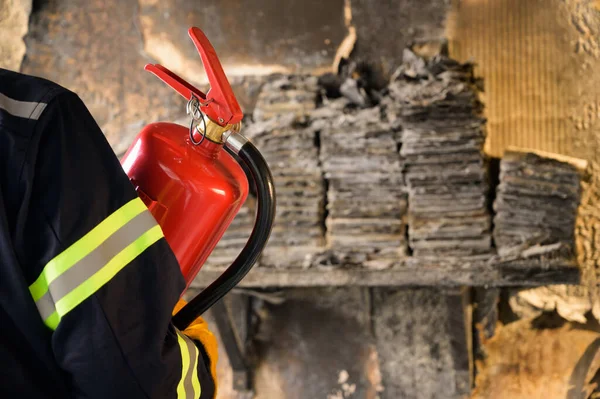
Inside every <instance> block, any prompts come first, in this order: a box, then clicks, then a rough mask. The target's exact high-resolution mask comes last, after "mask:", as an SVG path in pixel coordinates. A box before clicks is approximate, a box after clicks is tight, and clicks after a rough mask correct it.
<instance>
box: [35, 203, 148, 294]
mask: <svg viewBox="0 0 600 399" xmlns="http://www.w3.org/2000/svg"><path fill="white" fill-rule="evenodd" d="M146 209H147V208H146V205H144V203H143V202H142V200H141V199H140V198H136V199H133V200H131V201H130V202H128V203H127V204H125V205H124V206H122V207H121V208H119V209H118V210H117V211H115V212H114V213H112V214H111V215H110V216H109V217H107V218H106V219H104V220H103V221H102V222H101V223H100V224H98V226H96V227H95V228H94V229H93V230H91V231H90V232H89V233H87V234H86V235H85V236H83V237H82V238H80V239H79V240H78V241H76V242H75V243H74V244H73V245H71V246H70V247H69V248H67V249H66V250H65V251H63V252H61V253H60V254H59V255H58V256H56V257H55V258H54V259H52V260H51V261H50V262H48V264H46V266H45V267H44V270H43V271H42V273H41V274H40V276H39V277H38V278H37V280H36V281H35V282H34V283H33V284H31V285H30V286H29V291H30V292H31V295H32V296H33V300H34V301H37V300H38V299H39V298H41V297H42V296H44V294H45V293H46V292H47V291H48V285H49V284H50V283H51V282H52V281H54V280H55V279H56V278H57V277H59V276H60V275H61V274H62V273H64V272H65V271H67V270H68V269H69V268H70V267H71V266H73V265H74V264H75V263H77V262H79V261H80V260H81V259H83V258H84V257H85V256H86V255H87V254H89V253H90V252H91V251H93V250H94V249H95V248H96V247H97V246H99V245H100V244H102V242H104V241H105V240H106V239H107V238H108V237H110V235H112V234H113V233H114V232H115V231H117V230H118V229H119V228H121V227H122V226H123V225H125V224H126V223H127V222H129V221H130V220H131V219H133V218H134V217H135V216H137V215H138V214H140V213H141V212H143V211H144V210H146Z"/></svg>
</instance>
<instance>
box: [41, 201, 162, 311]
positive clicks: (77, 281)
mask: <svg viewBox="0 0 600 399" xmlns="http://www.w3.org/2000/svg"><path fill="white" fill-rule="evenodd" d="M154 226H156V220H155V219H154V217H153V216H152V214H151V213H150V212H149V211H143V212H142V213H140V214H139V215H137V216H136V217H134V218H133V219H131V220H130V221H129V222H128V223H127V224H125V225H124V226H122V227H121V228H120V229H119V230H117V231H116V232H115V233H114V234H112V235H111V236H110V237H108V238H107V239H106V241H104V242H103V243H102V244H100V245H99V246H98V247H97V248H95V249H94V250H93V251H92V252H90V253H89V254H88V255H86V256H85V257H84V258H82V259H81V260H80V261H79V262H77V263H75V264H74V265H73V266H72V267H71V268H69V269H68V270H67V271H66V272H64V273H63V274H61V275H60V276H59V277H58V278H57V279H55V280H54V281H52V282H51V283H50V284H49V286H48V292H46V293H45V294H44V296H42V297H41V298H40V299H38V300H37V301H36V302H35V304H36V306H37V308H38V311H39V312H40V315H41V316H42V320H46V319H47V318H48V317H49V316H50V315H51V314H52V313H54V311H55V310H56V305H55V304H56V303H57V302H58V301H60V300H61V299H62V298H63V297H65V296H66V295H67V294H69V293H70V292H71V291H73V290H74V289H75V288H77V287H78V286H79V285H81V284H82V283H83V282H84V281H86V280H87V279H88V278H90V277H91V276H93V275H94V274H96V273H97V272H98V271H99V270H100V269H102V268H103V267H104V265H106V264H107V263H108V262H109V261H110V260H111V259H112V258H113V257H114V256H116V255H117V254H119V253H120V252H121V251H123V250H124V249H125V248H126V247H127V246H129V245H130V244H131V243H133V242H134V241H135V240H137V239H138V238H139V237H140V236H141V235H142V234H144V233H145V232H146V231H148V230H149V229H151V228H152V227H154Z"/></svg>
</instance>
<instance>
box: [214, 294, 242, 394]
mask: <svg viewBox="0 0 600 399" xmlns="http://www.w3.org/2000/svg"><path fill="white" fill-rule="evenodd" d="M236 297H237V295H236ZM232 299H233V300H232ZM244 304H246V305H247V304H248V298H247V297H245V296H240V298H231V296H228V297H225V298H223V299H222V300H220V301H219V302H217V303H216V304H214V305H213V306H212V308H211V309H210V312H211V315H212V317H213V319H214V321H215V324H216V326H217V329H218V331H219V335H220V336H221V341H222V342H223V348H224V349H225V352H226V353H227V358H228V359H229V364H230V365H231V368H232V371H233V389H234V390H236V391H241V392H244V391H248V390H250V389H251V386H250V384H251V381H250V379H251V375H250V367H249V365H248V362H247V360H246V356H245V350H244V337H243V335H245V331H241V330H242V329H243V327H245V326H243V325H240V320H236V319H240V317H241V318H242V319H245V317H247V307H246V306H243V305H244ZM240 305H242V306H240ZM243 321H244V320H242V322H243ZM240 327H241V328H240Z"/></svg>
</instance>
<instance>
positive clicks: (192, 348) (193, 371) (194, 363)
mask: <svg viewBox="0 0 600 399" xmlns="http://www.w3.org/2000/svg"><path fill="white" fill-rule="evenodd" d="M181 335H182V336H183V340H184V341H185V344H186V345H187V348H188V353H189V354H190V367H189V368H188V372H187V375H186V376H185V381H184V383H183V387H184V388H185V393H186V397H188V398H194V399H196V398H199V397H200V392H195V390H194V385H193V384H192V378H194V376H195V375H197V374H198V355H199V353H198V348H196V345H194V343H193V342H192V340H191V339H189V338H188V337H186V336H185V335H184V334H181Z"/></svg>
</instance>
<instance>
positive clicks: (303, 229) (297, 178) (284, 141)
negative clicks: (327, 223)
mask: <svg viewBox="0 0 600 399" xmlns="http://www.w3.org/2000/svg"><path fill="white" fill-rule="evenodd" d="M244 134H245V135H246V136H247V137H248V138H249V139H250V140H252V142H253V143H254V144H255V145H256V146H257V148H260V152H261V153H262V154H263V156H264V157H265V159H266V160H267V163H268V164H269V166H270V168H271V172H272V174H273V178H274V180H275V191H276V193H277V214H276V217H275V224H274V226H273V232H272V233H271V238H270V239H269V244H268V246H267V248H266V249H265V251H264V253H263V256H262V258H261V265H264V266H275V267H303V266H309V265H310V264H311V261H312V256H313V255H314V254H315V253H316V252H317V251H319V250H320V249H322V248H323V245H324V238H323V227H322V223H321V221H322V220H323V209H324V200H325V191H324V184H323V180H322V177H321V169H320V166H319V159H318V148H317V146H316V144H315V132H314V131H313V130H311V129H309V128H307V126H306V122H305V120H304V118H298V117H297V116H296V114H295V113H287V114H283V115H281V116H279V117H275V118H271V119H269V120H266V121H263V122H257V123H254V124H253V125H251V126H250V127H248V129H246V130H245V131H244Z"/></svg>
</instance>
